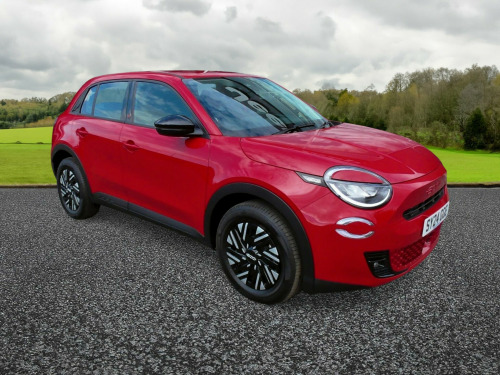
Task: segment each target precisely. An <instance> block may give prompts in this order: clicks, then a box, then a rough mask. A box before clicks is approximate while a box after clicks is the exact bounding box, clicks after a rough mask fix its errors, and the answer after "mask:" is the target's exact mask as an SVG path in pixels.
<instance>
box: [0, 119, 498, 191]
mask: <svg viewBox="0 0 500 375" xmlns="http://www.w3.org/2000/svg"><path fill="white" fill-rule="evenodd" d="M51 137H52V127H42V128H27V129H2V130H0V185H17V184H53V183H55V178H54V176H53V174H52V168H51V166H50V143H51ZM40 143H42V144H40ZM429 149H430V150H431V151H432V152H433V153H434V154H436V156H437V157H438V158H439V159H441V161H442V162H443V164H444V166H445V167H446V169H447V170H448V182H450V183H461V182H463V183H491V182H497V183H499V182H500V154H499V153H489V152H486V151H461V150H448V149H446V150H445V149H440V148H436V147H429Z"/></svg>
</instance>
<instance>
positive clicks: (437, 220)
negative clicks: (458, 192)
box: [422, 202, 450, 237]
mask: <svg viewBox="0 0 500 375" xmlns="http://www.w3.org/2000/svg"><path fill="white" fill-rule="evenodd" d="M449 208H450V202H448V203H446V204H445V205H444V206H443V207H442V208H441V209H440V210H439V211H437V212H435V213H433V214H432V215H431V216H429V217H428V218H427V219H425V221H424V229H423V230H422V237H425V236H426V235H427V234H429V233H430V232H432V231H433V230H434V229H436V227H437V226H438V225H439V224H441V223H442V222H443V221H444V219H446V216H448V210H449Z"/></svg>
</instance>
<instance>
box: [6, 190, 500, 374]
mask: <svg viewBox="0 0 500 375" xmlns="http://www.w3.org/2000/svg"><path fill="white" fill-rule="evenodd" d="M450 192H451V211H450V214H449V217H448V219H447V220H446V222H445V223H444V225H443V229H442V232H441V233H442V234H441V239H440V243H439V244H438V246H437V247H436V249H435V250H434V252H433V253H432V254H431V255H429V257H428V258H427V259H426V260H425V261H424V262H423V263H422V264H421V265H420V266H419V267H417V268H416V269H415V270H414V271H413V272H411V273H410V274H408V275H406V276H404V277H403V278H401V279H399V280H397V281H395V282H393V283H390V284H388V285H385V286H382V287H379V288H374V289H367V290H361V291H354V292H342V293H328V294H317V295H308V294H305V293H301V294H299V295H297V296H295V297H294V298H293V299H291V300H290V301H288V302H286V303H284V304H280V305H274V306H266V305H261V304H257V303H254V302H252V301H250V300H247V299H245V298H244V297H242V296H240V295H239V294H238V293H237V292H236V291H235V290H233V288H232V287H231V286H230V284H229V282H228V281H227V280H226V279H225V276H224V274H223V272H222V270H221V269H220V267H219V264H218V260H217V258H216V255H215V253H214V252H213V251H212V250H211V249H209V248H207V247H205V246H204V245H202V244H200V243H198V242H196V241H195V240H193V239H191V238H188V237H185V236H183V235H181V234H178V233H176V232H174V231H171V230H168V229H165V228H163V227H160V226H157V225H154V224H152V223H150V222H147V221H144V220H141V219H138V218H136V217H133V216H129V215H126V214H123V213H120V212H118V211H114V210H111V209H108V208H101V211H100V212H99V213H98V214H97V216H95V217H93V218H91V219H88V220H84V221H76V220H72V219H70V218H69V217H68V216H66V215H65V213H64V211H63V209H62V207H61V206H60V203H59V201H58V198H57V193H56V190H55V189H0V373H1V374H25V373H29V374H38V373H40V374H86V373H94V374H143V373H165V374H169V373H172V374H198V373H199V374H247V373H248V374H249V373H258V374H266V373H273V374H280V373H283V374H498V373H499V358H500V352H499V350H500V307H499V306H500V262H499V255H500V252H499V249H500V212H499V207H500V189H498V188H490V189H471V188H455V189H451V191H450Z"/></svg>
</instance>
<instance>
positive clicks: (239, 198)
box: [204, 183, 314, 292]
mask: <svg viewBox="0 0 500 375" xmlns="http://www.w3.org/2000/svg"><path fill="white" fill-rule="evenodd" d="M252 199H260V200H262V201H263V202H265V203H267V204H269V205H270V206H271V207H273V208H274V209H275V210H277V211H278V212H279V213H280V214H281V215H283V217H284V218H285V220H286V221H287V224H288V225H290V228H291V230H292V232H293V233H294V235H295V239H296V241H297V246H298V249H299V253H300V258H301V263H302V284H301V285H302V290H304V291H306V292H312V291H313V290H314V261H313V256H312V251H311V245H310V243H309V238H308V237H307V234H306V231H305V229H304V227H303V226H302V223H301V222H300V220H299V218H298V217H297V215H296V214H295V212H294V211H293V210H292V209H291V207H290V206H289V205H288V204H287V203H286V202H285V201H283V199H281V198H280V197H279V196H277V195H276V194H274V193H273V192H271V191H269V190H267V189H265V188H263V187H261V186H258V185H254V184H249V183H233V184H229V185H225V186H224V187H222V188H220V189H219V190H218V191H217V192H215V193H214V194H213V195H212V197H211V198H210V200H209V202H208V204H207V209H206V210H205V219H204V233H205V239H206V241H207V243H208V244H209V245H210V246H212V247H213V248H215V237H216V232H217V227H218V225H219V222H220V220H221V219H222V216H224V214H225V213H226V212H227V210H228V209H230V208H231V207H233V206H234V205H236V204H238V203H242V202H245V201H247V200H252Z"/></svg>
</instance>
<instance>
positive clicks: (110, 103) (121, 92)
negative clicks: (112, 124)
mask: <svg viewBox="0 0 500 375" xmlns="http://www.w3.org/2000/svg"><path fill="white" fill-rule="evenodd" d="M127 87H128V82H110V83H102V84H100V85H99V91H98V92H97V98H96V101H95V107H94V116H96V117H104V118H108V119H111V120H120V119H121V117H122V110H123V106H124V104H125V94H126V93H127Z"/></svg>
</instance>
